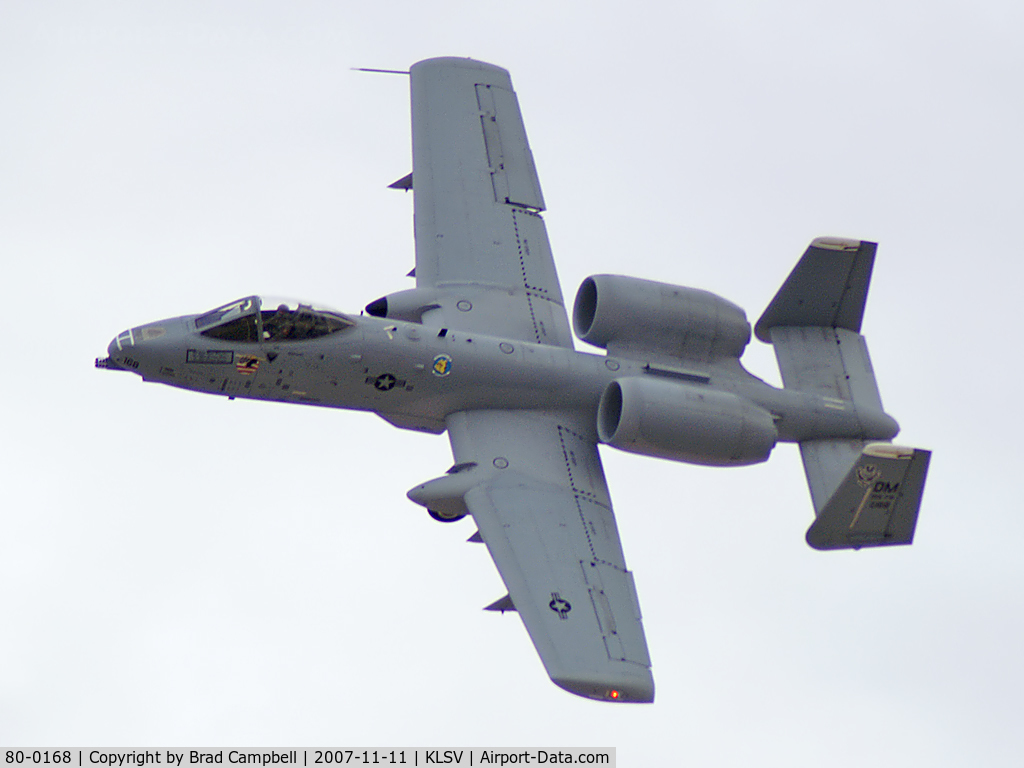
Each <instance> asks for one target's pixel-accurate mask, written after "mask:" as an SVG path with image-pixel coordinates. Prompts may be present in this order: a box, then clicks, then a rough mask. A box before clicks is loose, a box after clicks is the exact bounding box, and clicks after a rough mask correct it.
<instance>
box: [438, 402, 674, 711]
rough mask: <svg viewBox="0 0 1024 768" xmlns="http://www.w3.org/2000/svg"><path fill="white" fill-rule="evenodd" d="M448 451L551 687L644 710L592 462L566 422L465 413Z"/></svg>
mask: <svg viewBox="0 0 1024 768" xmlns="http://www.w3.org/2000/svg"><path fill="white" fill-rule="evenodd" d="M447 424H448V434H449V437H450V439H451V443H452V452H453V453H454V454H455V460H456V462H457V463H458V464H459V465H461V466H466V465H467V464H469V463H475V465H476V466H475V467H474V468H473V469H471V470H468V471H467V474H469V472H472V473H474V474H476V475H477V476H478V477H479V480H473V481H471V482H472V485H471V487H470V488H469V490H468V491H467V492H466V493H465V496H464V498H465V504H466V507H467V508H468V510H469V512H470V513H471V514H472V515H473V519H474V520H475V521H476V524H477V526H478V528H479V530H480V536H481V537H482V538H483V541H484V543H485V544H486V545H487V548H488V550H489V551H490V554H491V557H492V558H493V559H494V563H495V565H496V566H497V568H498V572H499V573H500V574H501V577H502V579H503V580H504V582H505V586H506V587H507V588H508V592H509V599H508V600H502V601H499V603H498V604H496V605H495V607H497V608H499V609H502V608H503V609H504V610H508V609H509V607H510V606H509V603H511V605H512V606H514V609H515V610H516V611H518V613H519V616H520V617H521V618H522V620H523V624H525V625H526V630H527V632H528V633H529V634H530V639H531V640H533V644H534V646H536V648H537V652H538V653H539V654H540V658H541V661H542V662H543V663H544V667H545V669H546V670H547V672H548V675H549V676H550V677H551V679H552V681H554V682H555V684H557V685H558V686H560V687H562V688H564V689H565V690H567V691H570V692H571V693H575V694H577V695H580V696H586V697H589V698H594V699H600V700H603V701H623V702H627V701H631V702H650V701H653V700H654V679H653V677H652V676H651V670H650V666H651V660H650V656H649V655H648V653H647V642H646V639H645V637H644V630H643V624H642V622H641V617H640V604H639V601H638V600H637V595H636V588H635V587H634V584H633V574H632V573H630V572H629V571H628V570H626V563H625V559H624V557H623V554H622V546H621V544H620V542H619V533H618V528H617V526H616V524H615V516H614V514H613V513H612V508H611V500H610V499H609V497H608V488H607V486H606V485H605V481H604V472H603V471H602V468H601V459H600V457H599V456H598V453H597V445H596V444H595V442H594V440H593V439H591V438H588V437H586V436H585V435H583V434H581V430H580V429H579V427H578V426H577V425H575V424H574V423H573V419H572V417H571V416H569V415H567V414H557V413H550V412H541V411H465V412H460V413H455V414H452V415H451V416H449V417H448V420H447Z"/></svg>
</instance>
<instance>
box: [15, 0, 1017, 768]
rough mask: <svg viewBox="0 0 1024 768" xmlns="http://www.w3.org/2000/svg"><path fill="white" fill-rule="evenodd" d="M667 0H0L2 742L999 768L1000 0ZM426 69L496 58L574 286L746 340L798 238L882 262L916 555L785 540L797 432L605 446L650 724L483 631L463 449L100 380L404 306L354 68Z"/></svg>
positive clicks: (1010, 694)
mask: <svg viewBox="0 0 1024 768" xmlns="http://www.w3.org/2000/svg"><path fill="white" fill-rule="evenodd" d="M668 5H669V4H667V3H665V4H659V8H664V7H666V6H668ZM672 5H675V6H679V7H676V8H674V9H672V10H662V9H659V10H655V9H654V8H649V9H647V10H644V9H636V8H628V9H627V6H626V5H625V4H623V3H621V2H619V3H607V2H595V1H594V0H590V1H589V2H559V3H551V2H544V3H540V2H530V1H524V2H519V3H516V4H508V3H493V2H427V1H419V2H403V1H399V0H392V1H391V2H387V3H371V2H366V3H349V2H322V1H317V0H308V1H307V2H295V3H284V2H254V1H252V0H248V1H246V2H241V1H238V2H181V0H177V1H176V2H173V3H171V2H149V3H133V2H120V3H114V2H90V3H81V2H28V0H8V1H7V2H4V3H3V4H2V5H0V104H2V118H0V260H2V267H3V283H2V285H3V287H4V289H5V290H4V292H3V293H4V297H5V305H4V309H3V317H4V318H5V323H4V325H5V334H4V336H5V339H6V344H5V354H4V355H3V356H2V357H0V373H2V375H0V392H2V400H0V403H2V404H0V408H2V422H0V430H2V431H0V435H2V442H0V746H5V747H6V746H12V745H38V746H41V747H42V746H46V747H54V746H89V745H101V744H102V745H114V746H123V747H136V746H182V747H190V746H191V747H199V746H210V745H217V746H221V745H223V746H234V745H253V746H260V745H263V746H270V745H287V746H299V747H307V746H308V747H315V746H332V747H334V746H337V747H341V746H369V747H373V746H401V745H406V746H442V747H444V746H486V747H498V746H514V745H519V746H524V745H525V746H547V747H556V746H615V747H617V748H618V758H619V765H623V766H652V765H668V764H670V762H678V763H679V764H686V765H700V766H749V765H766V766H787V767H788V766H820V765H830V766H863V765H869V764H870V765H873V766H906V765H929V766H963V765H967V764H973V765H985V766H1010V765H1014V766H1016V765H1019V764H1020V763H1019V761H1020V756H1021V754H1022V752H1024V739H1022V737H1021V736H1020V724H1021V721H1022V719H1024V694H1022V690H1024V661H1022V654H1021V649H1022V647H1024V615H1022V612H1024V558H1022V556H1021V553H1020V542H1021V541H1022V539H1024V514H1022V512H1024V509H1022V507H1024V505H1022V503H1021V499H1020V491H1019V488H1020V482H1019V476H1020V471H1021V464H1022V460H1024V455H1022V450H1021V437H1020V435H1021V430H1022V429H1024V423H1022V422H1024V420H1022V417H1021V405H1020V401H1019V395H1020V389H1021V379H1022V376H1021V374H1022V373H1024V371H1022V368H1024V366H1022V364H1021V356H1020V354H1019V352H1018V350H1017V345H1018V343H1019V342H1018V336H1019V318H1020V305H1021V303H1022V298H1024V287H1022V286H1024V267H1022V260H1021V254H1022V251H1024V239H1022V238H1021V216H1022V212H1024V191H1022V190H1024V185H1022V181H1021V180H1022V178H1024V150H1022V136H1024V119H1022V118H1024V103H1022V94H1024V87H1022V79H1024V46H1021V43H1020V34H1021V30H1022V25H1024V6H1022V5H1021V4H1020V3H1018V2H1010V1H1009V0H1007V1H1006V2H984V1H982V2H978V1H976V0H975V1H973V2H970V3H968V2H931V3H923V2H905V1H904V2H901V1H900V0H895V1H894V0H888V1H887V2H872V1H870V0H869V1H868V2H860V3H856V4H853V3H844V4H839V3H821V2H816V1H812V0H808V1H807V2H798V1H795V0H782V1H781V2H775V3H767V2H743V1H741V0H725V1H719V2H715V3H713V4H712V3H686V4H683V3H679V4H672ZM683 6H688V7H683ZM690 6H692V7H690ZM440 55H454V56H472V57H474V58H478V59H482V60H485V61H489V62H493V63H496V64H499V65H501V66H504V67H506V68H508V69H509V70H510V71H511V73H512V77H513V82H514V83H515V86H516V89H517V92H518V94H519V99H520V103H521V105H522V110H523V114H524V117H525V120H526V125H527V129H528V131H529V134H530V140H531V144H532V147H533V151H534V156H535V158H536V161H537V166H538V169H539V172H540V176H541V182H542V184H543V187H544V196H545V199H546V201H547V204H548V211H547V214H546V220H547V223H548V229H549V234H550V238H551V244H552V247H553V250H554V254H555V260H556V263H557V265H558V268H559V274H560V276H561V281H562V287H563V292H564V293H565V295H566V299H567V301H571V299H572V297H573V296H574V295H575V291H576V288H577V286H578V285H579V283H580V282H581V281H582V279H583V278H584V277H586V276H587V275H589V274H594V273H601V272H613V273H625V274H632V275H635V276H638V277H643V278H649V279H655V280H661V281H665V282H670V283H676V284H682V285H692V286H697V287H700V288H705V289H708V290H712V291H715V292H717V293H720V294H722V295H724V296H726V297H727V298H729V299H730V300H732V301H734V302H736V303H738V304H739V305H741V306H743V307H744V308H745V309H746V310H747V312H748V316H749V317H750V319H751V320H755V319H756V318H757V317H758V316H759V314H760V313H761V311H762V310H763V308H764V307H765V305H766V304H767V302H768V300H769V299H770V298H771V297H772V295H773V294H774V292H775V291H776V289H777V288H778V286H779V285H780V284H781V282H782V280H783V279H784V278H785V276H786V275H787V274H788V272H789V270H790V269H791V268H792V266H793V264H794V263H795V262H796V260H797V259H798V258H799V256H800V254H801V253H802V252H803V249H804V248H805V247H806V245H807V244H808V242H809V241H810V240H811V239H812V238H814V237H816V236H819V235H836V236H844V237H856V238H864V239H869V240H876V241H878V242H879V243H880V247H879V251H878V259H877V262H876V266H875V273H874V282H873V285H872V291H871V295H870V298H869V301H868V307H867V313H866V317H865V322H864V333H865V335H866V336H867V338H868V341H869V346H870V350H871V354H872V358H873V361H874V364H875V368H876V372H877V374H878V379H879V383H880V386H881V391H882V396H883V399H884V402H885V405H886V407H887V409H888V410H889V411H890V412H891V413H892V414H893V415H894V416H895V417H896V418H897V419H898V420H899V421H900V423H901V424H902V427H903V432H902V434H901V436H900V438H899V441H900V442H902V443H905V444H910V445H914V446H920V447H925V448H930V449H932V450H933V451H934V456H933V461H932V467H931V475H930V477H929V480H928V486H927V489H926V492H925V497H924V503H923V506H922V511H921V518H920V523H919V525H918V530H917V538H916V540H915V543H914V545H913V546H912V547H909V548H906V547H905V548H895V549H892V550H888V551H886V550H876V551H862V552H856V553H855V552H835V553H821V552H816V551H812V550H811V549H809V548H808V547H807V545H806V544H805V542H804V532H805V530H806V528H807V526H808V525H809V524H810V522H811V519H812V517H813V513H812V510H811V505H810V500H809V497H808V492H807V487H806V483H805V480H804V475H803V471H802V468H801V466H800V461H799V454H798V451H797V450H796V448H795V447H794V446H791V445H783V446H780V447H778V448H777V449H776V450H775V452H774V455H773V456H772V458H771V460H770V461H769V462H767V463H766V464H763V465H760V466H757V467H751V468H743V469H732V470H720V469H718V470H716V469H708V468H700V467H692V466H687V465H681V464H672V463H669V462H664V461H658V460H653V459H643V458H640V457H634V456H630V455H626V454H622V453H618V452H616V451H614V450H610V449H603V450H602V457H603V459H604V462H605V468H606V472H607V475H608V480H609V485H610V487H611V489H612V494H613V497H614V499H615V502H616V513H617V516H618V521H619V526H620V531H621V535H622V540H623V545H624V548H625V552H626V559H627V562H628V564H629V566H630V568H631V569H632V570H633V571H634V573H635V578H636V583H637V587H638V590H639V593H640V601H641V605H642V607H643V610H644V614H645V627H646V630H647V637H648V642H649V646H650V650H651V655H652V658H653V663H654V674H655V679H656V681H657V700H656V703H655V704H653V705H650V706H610V705H604V704H599V703H595V702H591V701H586V700H583V699H579V698H577V697H574V696H571V695H569V694H567V693H565V692H563V691H561V690H560V689H558V688H556V687H555V686H554V685H552V684H551V683H550V681H549V680H548V678H547V676H546V675H545V673H544V670H543V668H542V666H541V664H540V661H539V659H538V658H537V655H536V653H535V652H534V650H533V647H532V645H531V644H530V642H529V639H528V637H527V635H526V632H525V630H524V629H523V627H522V623H521V622H520V620H519V618H518V617H517V616H516V615H515V614H506V615H504V616H501V615H498V614H492V613H486V612H483V611H481V610H480V609H481V608H482V607H483V606H485V605H487V604H488V603H490V602H492V601H493V600H495V599H497V598H498V597H500V596H502V595H503V594H505V589H504V587H503V585H502V584H501V581H500V579H499V577H498V575H497V572H496V571H495V569H494V567H493V565H492V564H491V562H490V560H489V558H488V556H487V553H486V550H485V549H484V548H483V547H479V546H474V545H472V544H467V543H464V541H465V539H466V538H468V537H469V535H470V534H472V533H473V530H474V527H473V524H472V522H471V520H469V519H467V520H464V521H462V522H460V523H457V524H454V525H449V526H445V525H439V524H437V523H435V522H433V521H432V520H430V518H429V517H428V516H427V515H426V513H425V512H424V511H423V510H422V509H421V508H420V507H417V506H416V505H414V504H412V503H411V502H409V501H408V500H407V499H406V497H405V492H406V490H408V489H409V488H411V487H412V486H414V485H416V484H418V483H420V482H422V481H424V480H427V479H429V478H432V477H435V476H437V475H439V474H442V473H443V472H444V471H445V469H447V468H448V466H449V465H450V464H451V453H450V450H449V446H448V441H447V439H446V437H444V436H438V437H433V436H424V435H417V434H414V433H408V432H403V431H399V430H396V429H394V428H392V427H391V426H389V425H388V424H386V423H385V422H383V421H382V420H380V419H378V418H376V417H374V416H371V415H367V414H356V413H347V412H343V411H329V410H323V409H316V408H304V407H298V406H291V405H289V406H285V405H279V404H267V403H258V402H245V401H242V400H236V401H233V402H228V401H227V400H224V399H221V398H216V397H211V396H207V395H200V394H195V393H190V392H185V391H178V390H174V389H171V388H167V387H160V386H158V385H151V384H143V383H142V382H141V381H140V380H139V379H138V377H135V376H130V375H127V374H119V373H110V372H105V371H100V370H96V369H94V368H93V358H95V357H96V356H100V355H103V354H105V349H106V346H107V343H108V342H109V341H110V339H111V338H112V337H113V336H114V335H116V334H117V333H118V332H120V331H122V330H123V329H125V328H127V327H129V326H134V325H139V324H142V323H144V322H149V321H154V320H158V319H161V318H164V317H168V316H172V315H180V314H186V313H193V312H200V311H203V310H206V309H209V308H212V307H214V306H216V305H218V304H221V303H223V302H226V301H229V300H231V299H234V298H237V297H239V296H243V295H247V294H250V293H257V292H265V293H273V294H275V295H287V296H298V297H303V298H309V299H312V300H316V301H319V302H321V303H323V304H326V305H329V306H335V307H337V308H339V309H342V310H347V311H358V309H359V308H361V307H362V306H364V305H365V304H366V303H367V302H369V301H371V300H372V299H375V298H377V297H378V296H380V295H382V294H384V293H388V292H391V291H395V290H401V289H403V288H408V287H412V281H410V280H408V279H407V278H405V277H404V275H405V274H406V273H407V272H408V271H409V269H410V268H411V266H412V264H413V240H412V197H411V195H407V194H404V193H402V192H396V191H393V190H389V189H386V185H387V184H389V183H390V182H392V181H394V180H395V179H397V178H399V177H401V176H403V175H405V174H406V173H408V172H409V171H410V170H411V160H410V139H409V106H408V80H407V78H405V77H402V76H394V75H371V74H364V73H359V72H353V71H351V70H350V67H356V66H363V67H381V68H391V69H406V68H407V67H408V66H409V65H410V64H412V63H413V62H415V61H417V60H420V59H423V58H428V57H432V56H440ZM579 346H580V347H582V346H583V345H582V344H579ZM744 362H745V364H746V365H747V366H748V367H749V368H750V369H751V370H752V371H753V372H754V373H756V374H758V375H760V376H762V377H764V378H766V379H768V380H769V381H772V382H778V373H777V368H776V365H775V360H774V355H773V354H772V352H771V349H770V347H768V346H766V345H764V344H761V343H760V342H757V341H755V342H752V345H751V347H750V348H749V349H748V352H747V354H746V356H745V357H744Z"/></svg>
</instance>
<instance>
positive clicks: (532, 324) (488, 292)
mask: <svg viewBox="0 0 1024 768" xmlns="http://www.w3.org/2000/svg"><path fill="white" fill-rule="evenodd" d="M410 76H411V88H412V139H413V153H412V154H413V172H412V189H413V205H414V208H415V228H416V286H417V289H418V291H423V292H424V293H423V295H427V296H428V297H429V298H428V300H426V301H425V302H424V306H425V307H429V308H427V309H425V311H424V312H423V314H422V322H423V323H424V324H425V325H431V326H444V327H447V328H459V329H462V330H469V331H474V332H477V333H486V334H488V335H492V336H503V337H507V338H513V339H521V340H523V341H530V342H535V343H538V344H552V345H555V346H562V347H569V348H570V349H571V348H572V333H571V331H570V329H569V320H568V316H567V314H566V311H565V304H564V301H563V299H562V291H561V288H560V287H559V284H558V275H557V273H556V272H555V263H554V259H553V258H552V256H551V247H550V245H549V244H548V235H547V230H546V228H545V226H544V220H543V219H542V218H541V216H540V212H541V211H542V210H544V197H543V195H542V194H541V190H540V181H539V180H538V178H537V171H536V168H535V167H534V164H533V154H532V153H531V152H530V145H529V143H528V142H527V139H526V128H525V127H524V125H523V117H522V114H521V113H520V111H519V101H518V99H517V98H516V94H515V91H513V90H512V79H511V78H510V77H509V74H508V71H506V70H504V69H502V68H500V67H496V66H494V65H492V64H485V63H484V62H481V61H474V60H472V59H456V58H439V59H428V60H426V61H421V62H419V63H417V64H414V65H413V66H412V67H411V69H410Z"/></svg>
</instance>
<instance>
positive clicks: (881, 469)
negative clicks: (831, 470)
mask: <svg viewBox="0 0 1024 768" xmlns="http://www.w3.org/2000/svg"><path fill="white" fill-rule="evenodd" d="M801 447H802V446H801ZM930 459H931V451H923V450H920V449H914V448H901V447H899V446H896V445H890V444H888V443H871V444H870V445H868V446H867V447H865V448H864V450H863V451H862V452H861V454H860V456H858V457H857V459H856V460H855V461H854V464H853V467H851V468H850V471H849V472H848V473H847V475H846V477H845V478H844V479H843V481H842V482H841V483H840V484H839V487H838V488H836V490H835V492H834V493H833V494H832V495H831V497H830V498H829V500H828V501H827V502H826V503H825V506H824V507H823V508H822V509H820V510H816V511H817V514H818V517H817V519H815V521H814V522H813V523H812V524H811V527H810V528H809V529H808V530H807V543H808V544H810V545H811V546H812V547H814V548H815V549H860V548H861V547H882V546H886V545H891V544H910V543H912V542H913V540H914V528H915V527H916V526H917V513H918V510H919V509H920V507H921V494H922V493H923V492H924V481H925V477H926V476H927V474H928V462H929V460H930ZM805 466H806V461H805ZM808 477H810V475H808Z"/></svg>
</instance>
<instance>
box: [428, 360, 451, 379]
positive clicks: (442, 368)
mask: <svg viewBox="0 0 1024 768" xmlns="http://www.w3.org/2000/svg"><path fill="white" fill-rule="evenodd" d="M430 371H431V373H433V374H434V375H435V376H447V375H448V374H449V373H451V372H452V359H451V357H449V356H448V355H438V356H437V357H435V358H434V364H433V366H431V368H430Z"/></svg>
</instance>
